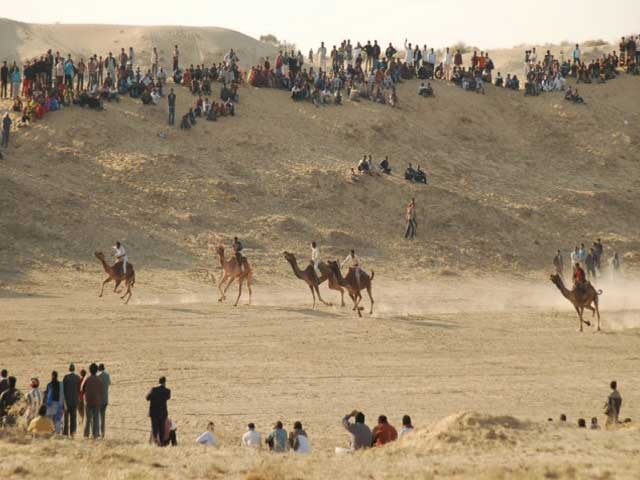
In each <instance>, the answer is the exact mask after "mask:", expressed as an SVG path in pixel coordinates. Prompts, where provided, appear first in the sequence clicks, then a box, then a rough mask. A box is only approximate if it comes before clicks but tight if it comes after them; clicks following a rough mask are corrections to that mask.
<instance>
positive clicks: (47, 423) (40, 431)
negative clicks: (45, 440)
mask: <svg viewBox="0 0 640 480" xmlns="http://www.w3.org/2000/svg"><path fill="white" fill-rule="evenodd" d="M27 432H28V433H32V434H34V435H36V436H50V435H53V433H54V432H55V426H54V425H53V420H51V418H50V417H47V406H46V405H40V408H39V409H38V416H37V417H35V418H34V419H33V420H31V421H30V422H29V426H28V427H27Z"/></svg>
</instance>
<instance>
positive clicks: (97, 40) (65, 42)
mask: <svg viewBox="0 0 640 480" xmlns="http://www.w3.org/2000/svg"><path fill="white" fill-rule="evenodd" d="M176 44H177V45H178V46H179V48H180V52H181V63H183V64H184V63H187V64H189V63H193V64H197V63H201V62H206V63H207V64H209V63H211V62H213V61H216V62H217V61H220V60H222V57H223V56H224V55H225V53H227V52H228V51H229V49H230V48H233V49H234V50H235V51H236V52H237V53H238V56H239V57H240V63H241V65H243V66H245V67H246V66H250V65H254V64H255V63H256V62H257V61H259V60H260V59H261V58H263V57H264V56H265V55H273V52H274V48H273V47H272V46H271V45H268V44H266V43H262V42H259V41H258V40H256V39H254V38H252V37H249V36H248V35H244V34H242V33H240V32H235V31H233V30H228V29H225V28H216V27H202V28H198V27H176V26H164V27H141V26H129V25H64V24H28V23H21V22H16V21H13V20H8V19H3V18H0V58H2V59H10V60H24V59H27V58H32V57H36V56H40V55H41V54H42V53H44V52H46V51H47V50H48V49H52V50H53V51H54V52H55V51H60V53H62V54H64V55H66V54H67V53H71V54H72V55H73V56H74V58H75V57H78V56H84V57H85V58H86V57H88V56H89V55H93V54H98V55H102V56H105V55H107V54H108V53H109V52H110V51H111V52H113V54H114V55H117V54H118V53H119V52H120V49H121V48H124V49H125V50H126V51H128V49H129V47H133V48H134V53H135V54H136V55H137V60H136V62H137V63H140V64H141V65H147V64H148V63H149V61H150V60H149V59H150V57H151V51H152V49H153V47H154V46H155V47H157V48H158V52H159V54H160V64H161V65H165V66H167V65H171V57H172V53H173V47H174V45H176Z"/></svg>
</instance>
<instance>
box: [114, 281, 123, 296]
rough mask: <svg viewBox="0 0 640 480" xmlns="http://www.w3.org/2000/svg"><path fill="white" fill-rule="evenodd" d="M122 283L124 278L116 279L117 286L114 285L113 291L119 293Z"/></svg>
mask: <svg viewBox="0 0 640 480" xmlns="http://www.w3.org/2000/svg"><path fill="white" fill-rule="evenodd" d="M121 283H122V280H116V285H115V287H113V293H119V292H118V287H119V286H120V284H121Z"/></svg>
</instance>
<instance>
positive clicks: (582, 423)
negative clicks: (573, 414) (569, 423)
mask: <svg viewBox="0 0 640 480" xmlns="http://www.w3.org/2000/svg"><path fill="white" fill-rule="evenodd" d="M578 428H587V421H586V420H585V419H584V418H579V419H578Z"/></svg>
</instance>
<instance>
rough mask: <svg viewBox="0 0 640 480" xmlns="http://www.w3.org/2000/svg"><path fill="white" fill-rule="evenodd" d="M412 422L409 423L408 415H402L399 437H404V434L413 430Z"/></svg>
mask: <svg viewBox="0 0 640 480" xmlns="http://www.w3.org/2000/svg"><path fill="white" fill-rule="evenodd" d="M413 430H414V428H413V424H412V423H411V417H410V416H409V415H405V416H404V417H402V430H400V438H402V437H404V436H405V435H406V434H408V433H411V432H413Z"/></svg>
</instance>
